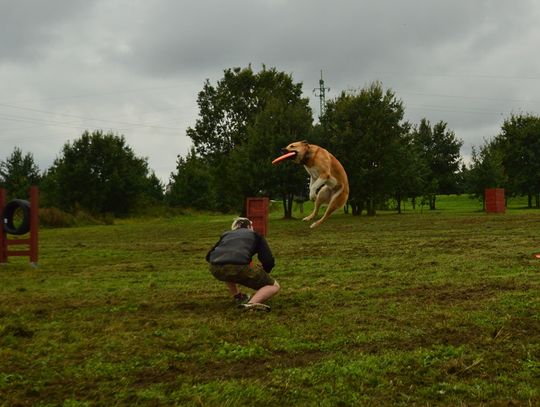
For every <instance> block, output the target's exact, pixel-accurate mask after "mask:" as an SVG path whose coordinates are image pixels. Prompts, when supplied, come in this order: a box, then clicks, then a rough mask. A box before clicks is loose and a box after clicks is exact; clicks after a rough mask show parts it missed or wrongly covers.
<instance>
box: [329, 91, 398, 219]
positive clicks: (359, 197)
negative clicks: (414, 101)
mask: <svg viewBox="0 0 540 407" xmlns="http://www.w3.org/2000/svg"><path fill="white" fill-rule="evenodd" d="M403 115H404V108H403V103H402V102H401V101H400V100H398V99H397V98H396V96H395V94H394V93H393V92H392V91H391V90H390V89H388V90H386V91H385V90H383V87H382V84H381V83H379V82H375V83H372V84H371V85H370V86H368V87H366V88H364V89H362V90H360V92H354V91H350V92H342V93H341V94H340V95H339V96H338V97H337V98H336V99H335V100H331V101H329V102H328V103H327V106H326V109H325V113H324V115H323V116H322V117H321V123H322V126H323V127H324V129H325V133H326V135H327V144H326V146H327V147H328V148H329V149H330V150H331V151H332V153H333V154H334V155H335V156H336V157H337V158H338V159H339V160H340V161H341V163H342V164H343V166H344V168H345V170H346V171H347V174H348V177H349V186H350V190H351V192H350V195H349V203H350V205H351V207H352V211H353V214H355V215H360V213H361V212H362V210H363V209H364V207H365V208H366V209H367V212H368V214H370V215H374V214H375V211H376V207H377V205H378V204H381V203H383V202H385V201H386V200H387V199H388V198H389V197H390V196H391V195H392V191H395V189H396V186H397V184H396V183H397V179H396V178H395V176H394V175H395V174H396V173H397V172H398V171H396V168H397V167H396V165H397V163H399V162H401V161H400V160H401V158H402V154H403V148H404V144H405V143H406V141H405V137H406V135H407V132H408V124H407V123H405V122H404V121H403Z"/></svg>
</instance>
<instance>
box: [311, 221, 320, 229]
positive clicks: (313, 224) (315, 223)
mask: <svg viewBox="0 0 540 407" xmlns="http://www.w3.org/2000/svg"><path fill="white" fill-rule="evenodd" d="M320 224H321V223H320V222H319V221H317V222H313V223H312V224H311V226H310V227H309V228H310V229H314V228H316V227H317V226H319V225H320Z"/></svg>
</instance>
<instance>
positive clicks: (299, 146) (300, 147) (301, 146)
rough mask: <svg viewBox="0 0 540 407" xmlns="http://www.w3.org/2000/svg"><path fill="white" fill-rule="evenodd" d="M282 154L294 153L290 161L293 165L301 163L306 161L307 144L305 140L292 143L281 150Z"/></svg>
mask: <svg viewBox="0 0 540 407" xmlns="http://www.w3.org/2000/svg"><path fill="white" fill-rule="evenodd" d="M281 153H282V154H287V153H296V155H295V156H294V157H292V158H291V160H294V162H295V163H297V164H300V163H303V162H304V161H305V160H306V159H307V155H308V153H309V143H308V142H307V141H306V140H302V141H295V142H294V143H291V144H289V145H288V146H287V147H285V148H282V149H281Z"/></svg>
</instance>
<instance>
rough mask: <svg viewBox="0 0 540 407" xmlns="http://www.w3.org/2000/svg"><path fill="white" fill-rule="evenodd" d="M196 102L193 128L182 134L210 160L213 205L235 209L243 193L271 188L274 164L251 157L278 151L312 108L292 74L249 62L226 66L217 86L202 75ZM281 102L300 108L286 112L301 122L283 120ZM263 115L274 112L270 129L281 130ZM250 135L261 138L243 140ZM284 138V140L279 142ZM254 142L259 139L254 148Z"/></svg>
mask: <svg viewBox="0 0 540 407" xmlns="http://www.w3.org/2000/svg"><path fill="white" fill-rule="evenodd" d="M197 102H198V105H199V118H198V119H197V121H196V123H195V126H194V127H193V128H188V130H187V135H188V136H189V137H190V138H191V139H192V141H193V144H194V148H195V152H196V153H197V155H198V156H199V157H200V158H203V159H204V160H205V162H206V163H207V164H208V166H209V170H210V175H211V177H212V186H213V188H214V191H215V193H216V195H217V196H219V197H220V199H219V206H220V207H219V208H216V209H220V210H224V211H226V210H231V209H235V210H238V209H240V208H242V205H243V202H244V198H245V196H246V195H251V194H256V193H258V192H259V191H260V190H261V189H266V190H267V191H268V192H272V191H271V190H270V189H269V188H268V187H267V185H266V184H267V179H268V177H271V176H272V174H273V172H274V171H275V170H274V169H272V168H271V166H269V165H254V163H259V164H261V163H262V161H261V160H267V161H268V162H270V160H271V157H273V156H274V155H275V154H276V153H277V152H278V150H277V147H278V146H279V147H282V146H283V145H285V144H288V142H289V141H290V139H289V137H292V134H293V133H292V132H293V131H302V132H303V131H305V129H306V128H308V127H309V126H310V124H311V110H309V107H308V103H307V100H306V99H304V98H302V84H300V83H294V82H293V80H292V77H291V75H288V74H285V73H283V72H278V71H277V70H276V69H275V68H272V69H267V68H266V67H263V69H262V70H261V71H260V72H257V73H255V72H253V70H252V69H251V67H248V68H243V69H242V68H234V69H227V70H225V72H224V77H223V78H222V79H221V80H219V81H218V83H217V85H216V86H213V85H211V84H210V82H209V81H206V83H205V85H204V87H203V90H202V91H201V92H200V93H199V96H198V100H197ZM285 107H287V108H290V109H291V111H293V110H295V109H300V110H303V111H304V112H305V114H304V115H294V114H292V113H291V114H289V113H287V114H286V115H285V117H288V118H289V119H291V120H293V119H294V120H301V121H302V122H301V123H300V122H290V120H289V121H284V120H283V117H279V116H276V113H277V112H279V111H280V109H281V110H282V111H285V110H284V109H285ZM268 115H273V116H272V117H273V120H275V121H276V122H275V123H273V129H274V130H275V131H282V133H280V134H278V133H275V132H273V131H272V132H269V131H267V130H266V129H263V128H262V127H261V123H262V122H263V121H265V120H266V119H265V116H266V117H269V116H268ZM300 117H301V118H300ZM266 122H267V123H268V121H267V120H266ZM306 123H307V125H306ZM280 126H281V127H280ZM287 126H288V127H287ZM287 129H289V130H288V131H285V130H287ZM250 138H264V141H263V142H262V143H258V142H255V141H254V142H252V143H251V144H252V146H248V144H249V143H250ZM294 138H296V137H294ZM286 139H288V140H286ZM285 140H286V141H287V143H284V144H281V143H283V142H284V141H285ZM254 144H262V145H261V146H259V148H253V145H254ZM280 144H281V145H280ZM270 151H271V152H270ZM263 153H266V154H267V155H266V156H263ZM239 179H242V182H239Z"/></svg>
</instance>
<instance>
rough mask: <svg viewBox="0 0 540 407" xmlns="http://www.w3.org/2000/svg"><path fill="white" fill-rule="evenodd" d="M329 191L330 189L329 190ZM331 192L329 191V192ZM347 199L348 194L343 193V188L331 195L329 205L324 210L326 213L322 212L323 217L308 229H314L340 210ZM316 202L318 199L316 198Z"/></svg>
mask: <svg viewBox="0 0 540 407" xmlns="http://www.w3.org/2000/svg"><path fill="white" fill-rule="evenodd" d="M329 189H330V188H329ZM329 192H330V193H331V192H332V191H331V190H330V191H329ZM348 197H349V194H348V193H344V192H343V188H341V189H340V190H339V191H338V192H336V193H335V194H334V195H332V196H331V197H330V198H331V199H330V203H329V204H328V207H327V208H326V211H325V212H324V215H323V216H322V218H321V219H319V220H318V221H317V222H314V223H312V224H311V226H310V228H316V227H317V226H319V225H320V224H321V223H323V222H324V221H325V220H326V219H328V217H329V216H330V215H331V214H332V213H333V212H334V211H335V210H336V209H339V208H341V207H342V206H343V205H345V203H346V202H347V198H348ZM317 200H318V197H317Z"/></svg>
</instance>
